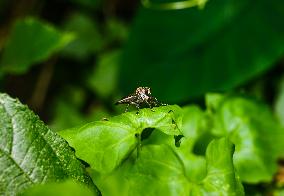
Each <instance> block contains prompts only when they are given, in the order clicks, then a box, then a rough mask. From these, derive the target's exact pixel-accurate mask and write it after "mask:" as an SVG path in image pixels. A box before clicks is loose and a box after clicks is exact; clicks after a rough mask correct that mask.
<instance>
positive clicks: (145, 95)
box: [135, 87, 151, 101]
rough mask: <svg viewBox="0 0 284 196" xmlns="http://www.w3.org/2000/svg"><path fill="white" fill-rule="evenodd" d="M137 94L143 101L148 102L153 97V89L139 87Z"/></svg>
mask: <svg viewBox="0 0 284 196" xmlns="http://www.w3.org/2000/svg"><path fill="white" fill-rule="evenodd" d="M135 94H136V96H138V97H139V98H141V99H142V100H145V101H147V100H148V99H149V98H150V97H151V89H150V88H149V87H138V88H137V89H136V91H135Z"/></svg>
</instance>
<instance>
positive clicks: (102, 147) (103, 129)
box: [59, 105, 182, 173]
mask: <svg viewBox="0 0 284 196" xmlns="http://www.w3.org/2000/svg"><path fill="white" fill-rule="evenodd" d="M154 110H155V111H152V110H151V109H148V108H146V109H141V110H139V114H136V112H128V113H124V114H121V115H119V116H116V117H113V118H111V119H109V121H97V122H93V123H89V124H87V125H85V126H82V127H79V128H73V129H69V130H65V131H61V132H59V134H60V135H61V136H62V137H63V138H65V139H66V140H67V141H68V143H69V144H70V145H71V146H72V147H73V148H75V151H76V155H77V157H78V158H80V159H82V160H84V161H86V162H87V163H89V164H90V165H91V168H92V169H94V170H96V171H97V172H100V173H109V172H111V171H112V170H114V169H115V168H116V167H117V166H118V165H120V164H121V162H122V161H123V160H124V159H125V158H127V156H129V154H130V153H131V152H132V151H133V150H134V149H135V148H136V147H137V145H139V143H140V141H139V136H138V135H140V134H141V133H142V131H143V130H144V129H146V128H156V129H158V130H160V131H162V132H164V133H166V134H169V135H180V134H181V132H180V127H181V119H182V116H181V111H180V108H179V107H178V106H176V105H173V106H163V107H158V108H154Z"/></svg>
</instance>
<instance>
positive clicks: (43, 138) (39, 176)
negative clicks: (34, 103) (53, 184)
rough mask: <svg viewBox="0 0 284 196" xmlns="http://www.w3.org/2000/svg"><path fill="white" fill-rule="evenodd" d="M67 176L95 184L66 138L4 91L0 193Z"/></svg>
mask: <svg viewBox="0 0 284 196" xmlns="http://www.w3.org/2000/svg"><path fill="white" fill-rule="evenodd" d="M66 178H73V179H74V180H77V181H79V182H82V183H84V184H87V185H89V186H90V187H92V186H93V183H92V181H91V179H90V178H89V176H88V175H87V174H86V172H85V170H84V167H83V165H82V164H81V163H80V161H78V160H77V159H76V157H75V155H74V153H73V151H72V150H71V148H70V147H69V146H68V144H67V143H66V141H64V140H63V139H62V138H61V137H60V136H58V135H57V134H56V133H54V132H52V131H51V130H50V129H48V127H47V126H45V125H44V123H43V122H42V121H41V120H40V119H39V118H38V116H36V115H35V114H34V113H33V112H32V111H30V110H29V109H28V107H27V106H24V105H22V104H21V103H20V102H19V101H18V100H15V99H12V98H10V97H9V96H8V95H6V94H0V194H1V195H2V194H4V195H16V194H18V193H20V192H22V191H23V190H25V189H26V188H28V187H30V186H31V185H33V184H42V183H46V182H50V181H59V180H63V179H66Z"/></svg>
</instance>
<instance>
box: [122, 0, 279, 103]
mask: <svg viewBox="0 0 284 196" xmlns="http://www.w3.org/2000/svg"><path fill="white" fill-rule="evenodd" d="M283 7H284V5H283V1H266V0H261V1H258V3H257V4H255V2H253V1H246V0H241V1H240V0H229V1H227V0H215V1H209V2H208V3H207V4H206V7H205V8H204V9H202V10H199V9H197V8H192V9H184V10H176V11H157V10H151V9H141V10H140V12H138V15H137V16H136V18H135V22H134V26H133V29H132V32H131V35H130V39H129V41H128V42H127V46H126V49H125V51H124V52H125V53H124V57H123V59H122V67H121V75H122V77H121V78H122V79H121V80H120V84H121V86H123V87H125V88H124V89H125V92H127V91H129V90H131V89H133V88H135V87H136V86H137V83H139V85H149V86H151V87H152V88H153V89H155V93H156V94H157V96H158V97H160V98H161V99H165V100H167V101H169V102H173V103H176V102H182V101H183V102H185V101H187V100H189V99H190V98H193V97H196V96H200V95H202V94H204V93H206V92H208V91H216V90H222V91H223V90H229V89H232V88H233V87H236V86H238V85H240V84H243V83H245V82H246V81H248V80H250V79H251V78H252V77H255V76H256V75H259V74H260V73H263V72H264V71H265V70H267V69H268V68H270V67H271V66H273V64H274V63H275V62H276V61H277V60H279V59H280V58H281V57H282V55H283V53H284V47H283V42H284V36H283V35H284V28H283V25H282V20H281V19H280V18H284V11H283V9H281V8H283ZM137 70H139V72H138V73H137V74H133V73H134V72H137ZM161 83H162V85H161ZM126 87H127V88H126Z"/></svg>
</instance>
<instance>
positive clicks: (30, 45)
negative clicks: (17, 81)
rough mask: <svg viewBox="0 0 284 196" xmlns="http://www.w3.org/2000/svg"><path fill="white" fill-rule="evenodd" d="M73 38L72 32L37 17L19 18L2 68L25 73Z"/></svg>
mask: <svg viewBox="0 0 284 196" xmlns="http://www.w3.org/2000/svg"><path fill="white" fill-rule="evenodd" d="M72 39H73V35H72V34H70V33H62V32H59V31H58V30H56V29H55V28H54V27H52V26H50V25H48V24H46V23H43V22H41V21H38V20H37V19H34V18H27V19H24V20H19V21H17V22H16V24H15V25H14V28H13V29H12V32H11V35H10V37H9V41H8V42H7V45H6V46H5V48H4V52H3V55H2V59H1V61H0V66H1V69H2V71H5V72H8V73H14V74H22V73H25V72H26V71H28V69H29V68H30V67H31V66H32V65H34V64H36V63H39V62H41V61H44V60H46V59H47V58H48V57H50V56H51V55H52V54H54V53H55V52H57V51H59V50H60V49H62V48H63V47H64V46H65V45H66V44H67V43H69V42H70V41H71V40H72Z"/></svg>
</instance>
